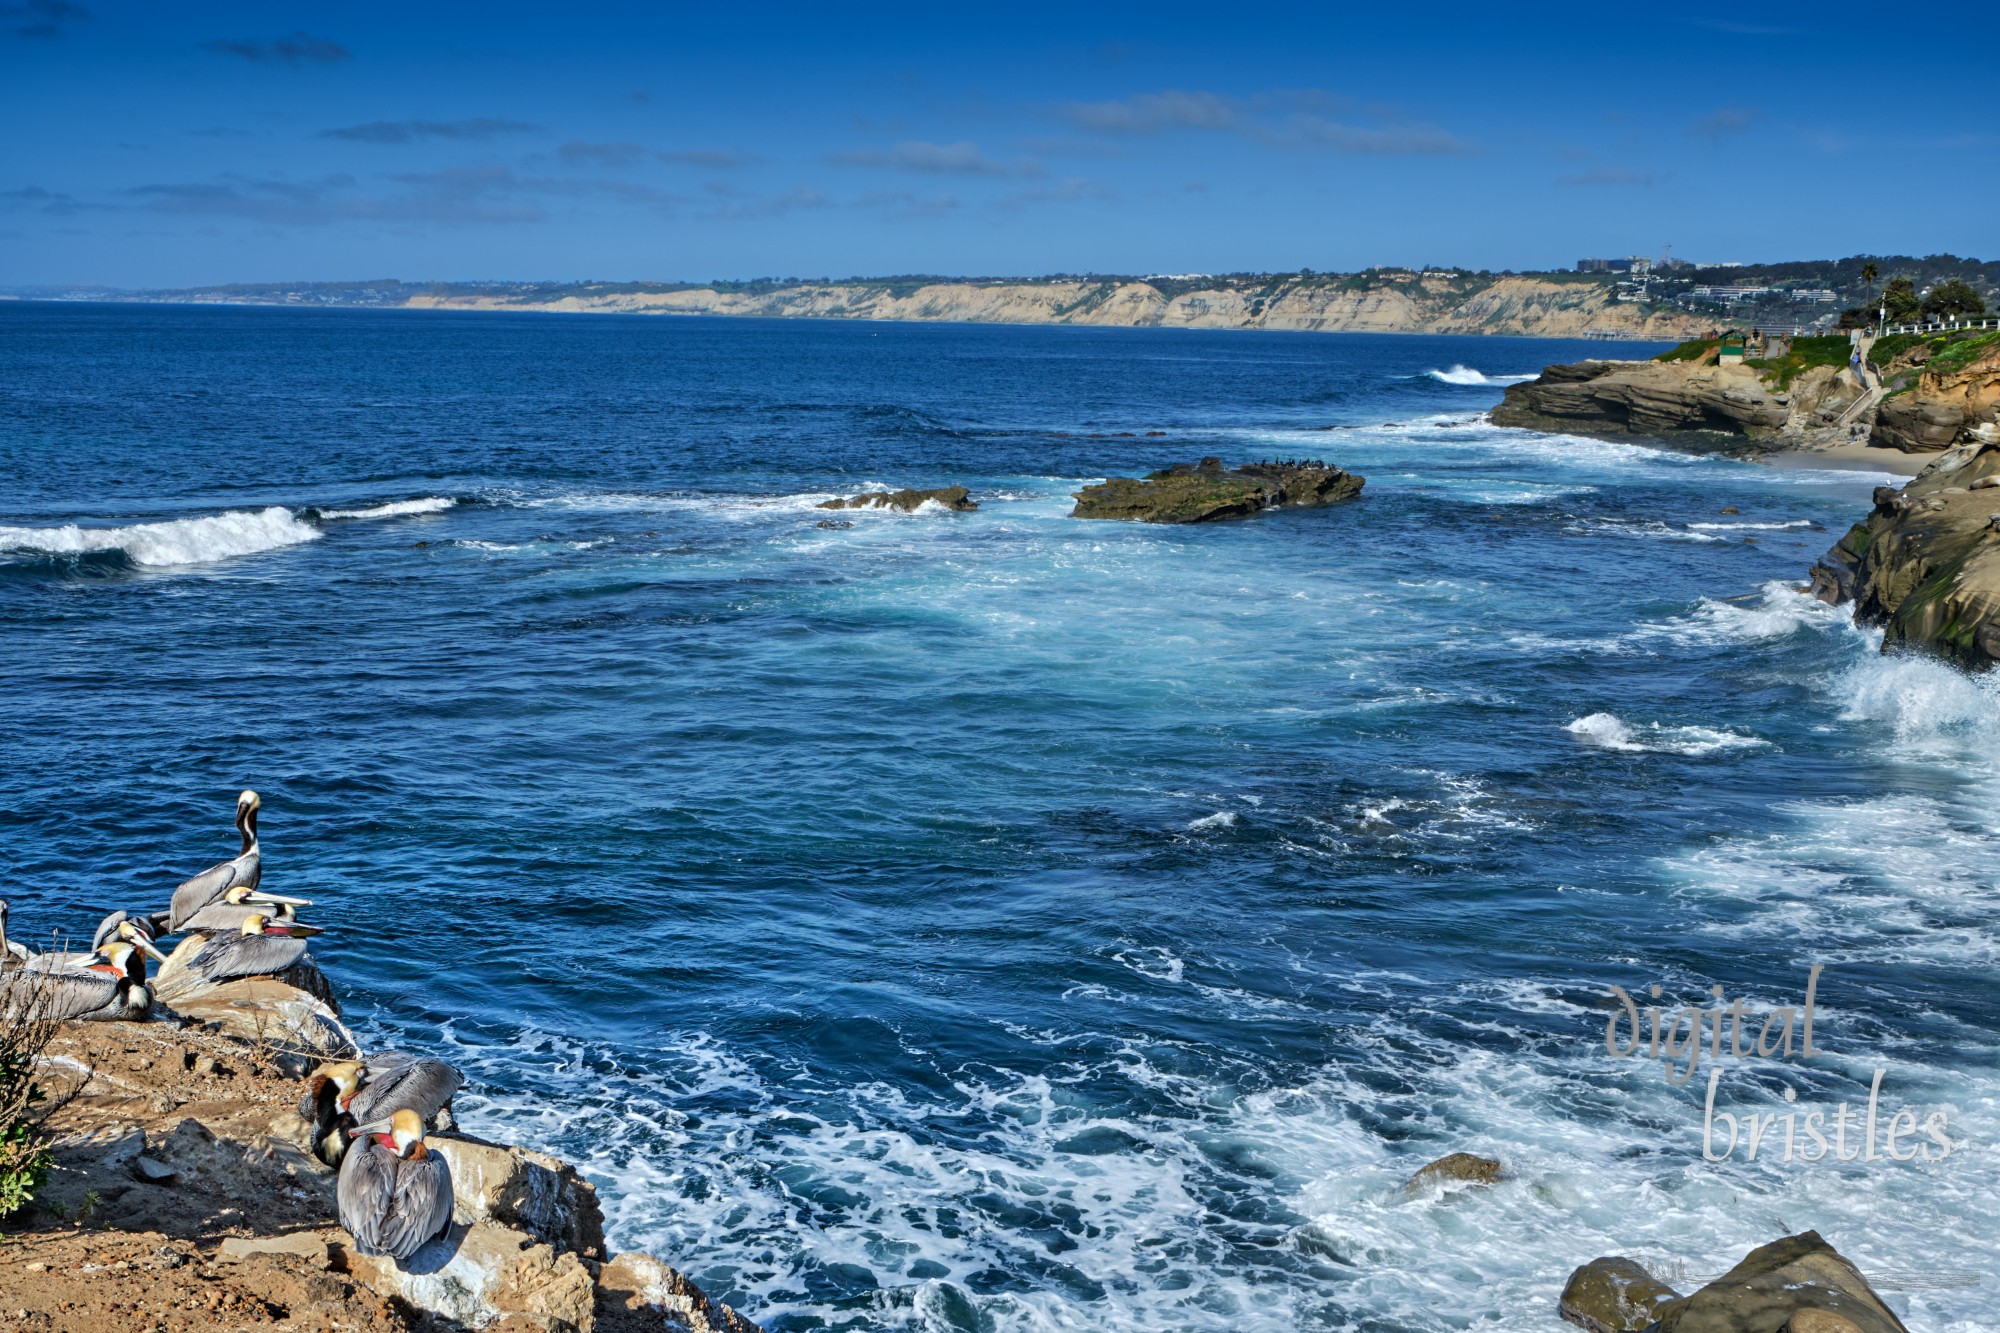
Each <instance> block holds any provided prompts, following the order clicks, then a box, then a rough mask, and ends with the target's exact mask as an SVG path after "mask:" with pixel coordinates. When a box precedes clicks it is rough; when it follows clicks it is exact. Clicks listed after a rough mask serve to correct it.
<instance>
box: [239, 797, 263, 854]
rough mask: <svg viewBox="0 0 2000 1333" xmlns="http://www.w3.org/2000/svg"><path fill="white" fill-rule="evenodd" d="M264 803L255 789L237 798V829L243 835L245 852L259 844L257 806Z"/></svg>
mask: <svg viewBox="0 0 2000 1333" xmlns="http://www.w3.org/2000/svg"><path fill="white" fill-rule="evenodd" d="M263 803H264V802H263V801H262V800H260V799H259V798H258V796H257V793H256V792H254V791H246V792H244V793H243V794H242V795H241V796H238V797H237V798H236V831H237V832H239V833H241V834H242V835H243V850H244V851H245V852H248V851H249V850H250V849H251V848H252V847H255V846H256V845H257V807H258V806H260V805H262V804H263Z"/></svg>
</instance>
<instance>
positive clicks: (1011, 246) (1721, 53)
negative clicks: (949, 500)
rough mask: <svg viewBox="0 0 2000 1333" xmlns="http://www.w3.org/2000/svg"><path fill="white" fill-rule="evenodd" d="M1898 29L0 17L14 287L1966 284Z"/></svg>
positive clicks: (1926, 102)
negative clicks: (1679, 263)
mask: <svg viewBox="0 0 2000 1333" xmlns="http://www.w3.org/2000/svg"><path fill="white" fill-rule="evenodd" d="M1916 13H1917V14H1918V16H1919V17H1918V20H1916V21H1912V22H1910V23H1902V22H1900V21H1890V16H1889V14H1888V12H1887V11H1885V10H1883V8H1882V7H1881V6H1880V5H1879V4H1872V5H1868V6H1857V5H1848V4H1843V3H1839V2H1838V0H1835V2H1833V3H1822V4H1819V5H1815V6H1811V7H1805V6H1790V5H1764V6H1749V5H1744V4H1741V3H1734V4H1727V5H1725V4H1720V3H1717V4H1704V3H1703V2H1702V0H1694V3H1693V4H1692V5H1691V6H1687V5H1683V6H1667V7H1661V8H1659V9H1655V10H1652V11H1649V12H1645V13H1643V14H1642V13H1641V12H1640V11H1638V10H1636V9H1633V8H1612V7H1607V6H1602V5H1589V6H1585V5H1570V4H1556V5H1541V6H1536V7H1518V6H1516V7H1501V6H1467V5H1457V4H1430V5H1426V6H1411V5H1398V4H1394V3H1379V2H1378V3H1375V4H1371V5H1367V6H1353V5H1341V4H1333V5H1328V4H1317V5H1309V6H1289V5H1266V6H1254V5H1235V6H1227V5H1218V4H1214V3H1209V4H1204V5H1199V6H1191V5H1177V4H1170V3H1169V4H1160V3H1155V4H1147V5H1115V6H1114V5H1098V6H1090V5H1080V4H1072V5H1060V6H1056V5H1040V4H1025V5H1022V4H1017V5H1010V6H1005V7H997V6H996V7H986V8H980V7H970V6H956V7H952V6H937V5H927V6H923V7H907V8H905V7H879V6H878V7H872V8H858V9H857V8H850V7H844V6H836V5H825V4H820V5H814V6H810V7H805V6H799V7H794V6H773V5H757V4H705V5H700V6H693V5H690V6H677V5H647V6H640V5H617V4H588V3H584V4H572V5H513V4H505V3H495V4H485V5H479V6H471V5H441V4H432V5H423V4H400V5H381V4H355V3H349V4H340V5H285V4H241V5H225V4H207V5H204V4H177V5H160V4H125V3H116V4H114V3H106V2H104V0H0V125H4V127H5V130H4V136H0V284H9V285H18V284H39V283H58V284H60V283H110V284H116V285H123V286H165V285H182V284H194V283H210V282H225V281H266V280H275V279H341V278H364V277H398V278H404V279H411V280H417V279H471V278H534V279H576V278H586V277H589V278H615V279H627V278H653V279H692V280H702V279H708V278H716V277H754V276H763V275H801V276H836V277H838V276H846V275H852V274H890V273H962V274H1035V273H1047V272H1055V271H1097V272H1127V273H1130V272H1138V273H1151V272H1167V273H1185V272H1222V271H1230V270H1240V269H1293V268H1298V267H1301V266H1305V267H1310V268H1315V269H1320V270H1340V269H1351V268H1359V267H1364V266H1367V265H1370V264H1437V265H1443V264H1463V265H1467V266H1470V267H1473V268H1494V269H1500V268H1515V269H1521V268H1542V267H1551V266H1567V265H1568V264H1570V263H1572V262H1574V261H1575V260H1576V259H1577V258H1578V257H1579V256H1583V255H1597V254H1606V255H1624V254H1631V253H1654V254H1657V253H1659V251H1660V249H1661V247H1662V246H1663V245H1664V244H1667V243H1671V244H1672V245H1673V248H1674V253H1675V254H1676V255H1683V256H1686V257H1689V258H1693V259H1701V260H1756V259H1782V258H1811V257H1820V256H1829V255H1840V254H1851V253H1857V252H1862V251H1868V252H1878V253H1886V252H1915V253H1919V254H1922V253H1931V252H1936V251H1953V252H1956V253H1959V254H1970V255H1977V256H1981V257H1989V258H1990V257H1992V255H1993V253H1994V251H1995V250H1996V249H2000V247H1996V245H1995V240H1996V238H2000V229H1997V228H1996V226H1995V224H1994V222H1993V218H1994V217H1995V215H1996V212H2000V208H1996V205H2000V172H1997V171H1996V169H1995V168H1996V167H1997V166H2000V125H1996V123H1995V121H1994V120H1993V118H1992V117H1991V116H1990V115H1988V114H1986V113H1984V112H1983V111H1981V110H1979V103H1978V102H1977V100H1976V98H1975V99H1974V100H1973V101H1966V100H1963V99H1952V98H1945V99H1942V100H1934V99H1933V98H1932V97H1930V96H1929V95H1927V94H1926V93H1925V92H1924V91H1923V90H1925V89H1930V88H1935V87H1938V86H1941V85H1944V84H1948V83H1950V82H1952V81H1953V80H1955V79H1958V78H1960V76H1962V75H1969V76H1970V77H1972V79H1973V82H1974V83H1975V84H1976V83H1977V82H1978V78H1977V59H1971V58H1969V59H1968V60H1967V61H1965V62H1960V61H1958V60H1956V59H1954V58H1951V57H1950V56H1949V53H1950V52H1954V51H1955V52H1962V53H1968V56H1972V55H1975V54H1976V53H1979V52H1990V51H1992V50H1993V49H1994V46H1995V39H1996V37H2000V6H1994V5H1980V6H1973V5H1965V6H1962V7H1959V8H1958V9H1957V10H1956V11H1954V8H1953V7H1952V6H1950V5H1942V6H1939V5H1932V6H1925V7H1923V8H1922V9H1921V10H1919V11H1916ZM1944 19H1949V29H1948V30H1945V31H1939V30H1935V29H1933V28H1930V27H1926V26H1924V20H1930V21H1938V20H1944ZM1877 182H1880V184H1879V185H1877V184H1876V183H1877Z"/></svg>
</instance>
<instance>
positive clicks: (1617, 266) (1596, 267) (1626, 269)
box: [1576, 259, 1632, 273]
mask: <svg viewBox="0 0 2000 1333" xmlns="http://www.w3.org/2000/svg"><path fill="white" fill-rule="evenodd" d="M1576 271H1577V272H1578V273H1630V272H1631V271H1632V261H1631V260H1629V259H1579V260H1577V261H1576Z"/></svg>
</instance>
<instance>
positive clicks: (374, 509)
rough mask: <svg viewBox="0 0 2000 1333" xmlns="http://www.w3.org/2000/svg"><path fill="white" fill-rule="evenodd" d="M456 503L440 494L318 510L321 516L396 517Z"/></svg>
mask: <svg viewBox="0 0 2000 1333" xmlns="http://www.w3.org/2000/svg"><path fill="white" fill-rule="evenodd" d="M457 504H458V501H456V500H448V499H446V498H445V497H444V496H441V495H426V496H425V497H423V498H422V499H421V500H391V501H389V502H388V503H387V504H379V505H372V506H370V507H369V508H367V509H322V510H320V511H318V512H319V516H320V517H321V518H398V517H401V516H402V515H404V514H435V513H438V512H440V511H442V510H446V509H450V508H453V507H454V506H456V505H457Z"/></svg>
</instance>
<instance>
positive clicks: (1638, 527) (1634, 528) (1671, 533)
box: [1564, 518, 1729, 542]
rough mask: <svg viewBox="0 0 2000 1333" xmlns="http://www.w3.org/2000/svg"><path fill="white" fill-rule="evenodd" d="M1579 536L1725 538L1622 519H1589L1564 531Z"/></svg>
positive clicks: (1652, 521) (1648, 520) (1674, 539)
mask: <svg viewBox="0 0 2000 1333" xmlns="http://www.w3.org/2000/svg"><path fill="white" fill-rule="evenodd" d="M1564 531H1565V532H1573V533H1576V534H1578V535H1579V536H1581V535H1585V534H1590V533H1602V534H1604V535H1605V536H1607V537H1643V538H1647V539H1649V540H1653V541H1670V542H1724V541H1728V540H1729V539H1728V538H1727V537H1718V536H1716V535H1715V534H1714V533H1711V532H1690V531H1688V529H1687V528H1677V527H1675V526H1674V525H1673V524H1671V523H1667V522H1663V521H1662V520H1660V519H1657V518H1646V519H1623V518H1591V519H1584V520H1582V521H1580V522H1576V523H1572V524H1570V525H1569V526H1568V527H1567V528H1565V529H1564Z"/></svg>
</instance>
